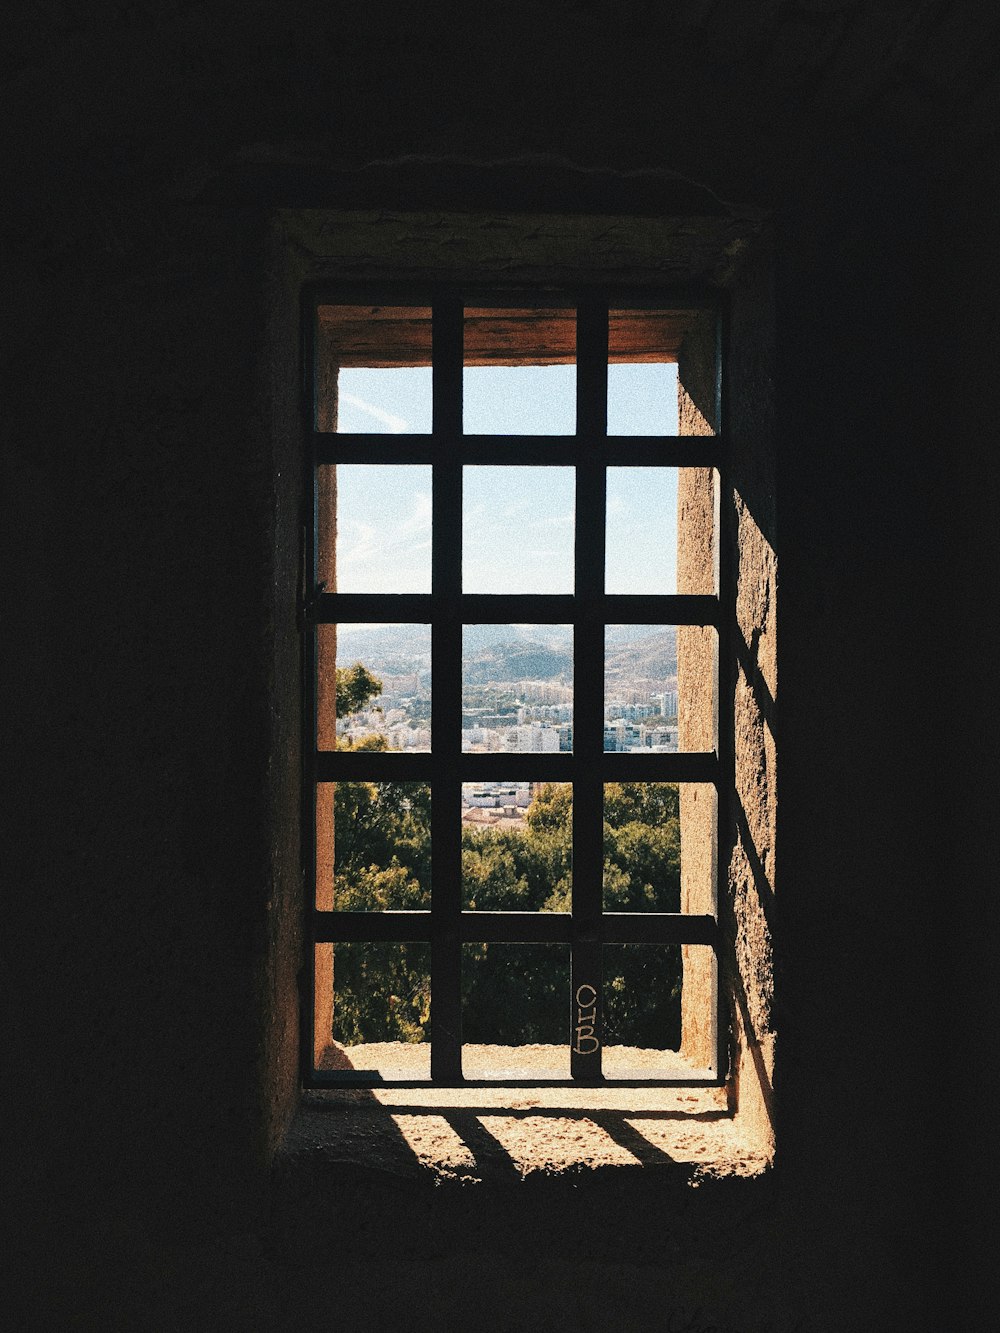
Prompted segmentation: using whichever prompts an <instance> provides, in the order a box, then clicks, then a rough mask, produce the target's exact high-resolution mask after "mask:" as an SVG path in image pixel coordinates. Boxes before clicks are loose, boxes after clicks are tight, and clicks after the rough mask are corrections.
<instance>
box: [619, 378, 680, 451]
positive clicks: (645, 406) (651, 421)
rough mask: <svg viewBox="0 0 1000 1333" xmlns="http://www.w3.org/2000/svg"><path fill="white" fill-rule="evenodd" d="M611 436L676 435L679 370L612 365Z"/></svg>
mask: <svg viewBox="0 0 1000 1333" xmlns="http://www.w3.org/2000/svg"><path fill="white" fill-rule="evenodd" d="M608 434H609V435H676V434H677V367H676V366H670V365H662V364H661V365H651V364H646V365H644V364H636V363H634V362H633V363H629V362H619V363H617V364H614V365H609V366H608Z"/></svg>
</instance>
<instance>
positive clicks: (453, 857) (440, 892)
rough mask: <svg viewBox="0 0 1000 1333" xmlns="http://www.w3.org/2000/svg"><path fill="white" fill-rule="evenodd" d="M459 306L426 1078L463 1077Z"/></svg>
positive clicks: (440, 659)
mask: <svg viewBox="0 0 1000 1333" xmlns="http://www.w3.org/2000/svg"><path fill="white" fill-rule="evenodd" d="M462 363H463V309H462V304H461V302H460V301H456V300H447V301H439V302H435V305H434V320H433V362H432V364H433V395H434V399H433V401H434V409H433V431H434V480H433V505H434V509H433V513H434V530H433V543H434V545H433V550H432V557H431V568H432V575H431V592H432V599H433V612H432V614H433V623H432V626H431V669H432V671H433V687H432V688H433V713H432V723H431V725H432V741H431V746H432V753H433V770H432V771H433V775H434V776H433V778H432V785H431V845H432V847H433V853H432V856H433V862H432V891H431V1077H432V1078H433V1079H438V1080H444V1081H448V1082H451V1081H454V1080H457V1079H460V1078H461V1077H462V942H461V934H460V926H461V914H462V824H461V794H462V789H461V780H460V779H459V777H458V762H459V755H460V754H461V750H462V621H461V611H460V599H461V593H462V458H461V454H460V452H459V438H460V436H461V432H462Z"/></svg>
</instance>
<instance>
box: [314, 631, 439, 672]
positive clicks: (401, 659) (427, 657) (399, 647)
mask: <svg viewBox="0 0 1000 1333" xmlns="http://www.w3.org/2000/svg"><path fill="white" fill-rule="evenodd" d="M337 661H338V662H339V663H340V665H341V666H351V665H352V664H353V663H354V662H363V663H364V664H365V666H366V667H368V668H370V670H372V671H374V672H375V674H376V675H377V674H378V673H379V672H380V671H384V672H385V673H386V674H387V675H390V676H396V675H406V674H408V673H409V672H411V671H419V670H423V671H426V670H427V669H428V668H429V667H430V664H431V627H430V625H340V626H338V628H337Z"/></svg>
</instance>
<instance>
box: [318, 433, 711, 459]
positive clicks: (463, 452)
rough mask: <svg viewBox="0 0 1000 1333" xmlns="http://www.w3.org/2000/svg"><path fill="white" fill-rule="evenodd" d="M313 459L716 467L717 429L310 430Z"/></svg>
mask: <svg viewBox="0 0 1000 1333" xmlns="http://www.w3.org/2000/svg"><path fill="white" fill-rule="evenodd" d="M313 449H314V456H315V459H316V462H317V463H319V464H320V465H326V466H334V465H336V464H337V463H345V464H347V463H355V464H358V463H361V464H364V463H393V464H397V465H406V464H409V465H411V466H412V465H424V466H429V465H431V464H433V463H436V462H440V461H442V460H443V459H449V460H454V458H455V457H456V455H458V456H459V457H460V458H461V461H462V462H463V463H465V464H467V465H468V466H470V467H573V466H574V465H576V464H578V463H584V462H600V463H603V464H605V465H606V466H608V467H718V466H719V465H720V463H721V462H722V460H723V455H724V445H723V441H722V439H721V437H719V436H716V435H611V436H592V435H586V434H580V435H447V436H446V435H442V434H437V435H386V434H379V433H374V434H358V435H337V434H332V433H329V432H326V431H315V432H314V433H313Z"/></svg>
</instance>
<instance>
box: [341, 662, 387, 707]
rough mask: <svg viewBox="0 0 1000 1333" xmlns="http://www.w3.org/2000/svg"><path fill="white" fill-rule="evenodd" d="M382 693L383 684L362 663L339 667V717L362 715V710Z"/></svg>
mask: <svg viewBox="0 0 1000 1333" xmlns="http://www.w3.org/2000/svg"><path fill="white" fill-rule="evenodd" d="M381 693H382V682H381V680H380V679H379V677H378V676H376V675H373V674H372V672H371V671H369V670H368V668H367V667H366V666H363V665H362V663H361V662H355V663H354V665H353V666H349V667H337V716H338V717H347V716H348V715H349V714H350V713H360V712H361V710H362V708H364V707H365V705H366V704H367V703H368V702H369V701H370V700H371V699H374V698H376V697H377V696H378V695H380V694H381Z"/></svg>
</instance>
